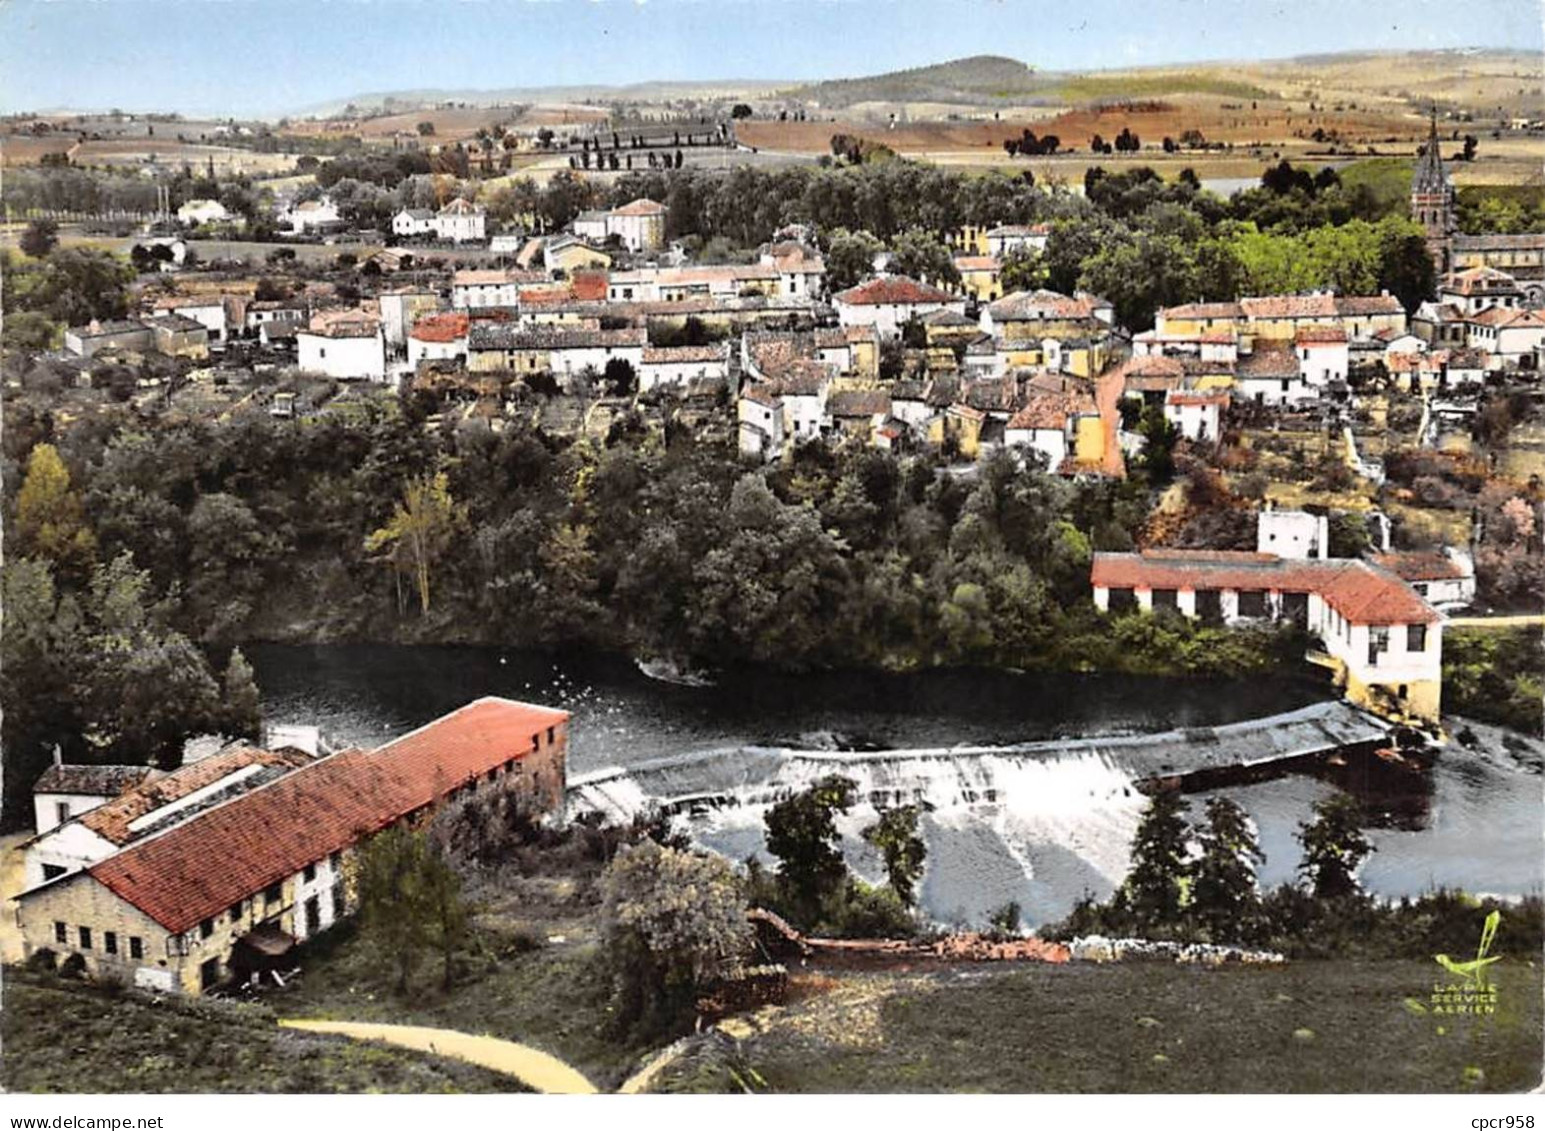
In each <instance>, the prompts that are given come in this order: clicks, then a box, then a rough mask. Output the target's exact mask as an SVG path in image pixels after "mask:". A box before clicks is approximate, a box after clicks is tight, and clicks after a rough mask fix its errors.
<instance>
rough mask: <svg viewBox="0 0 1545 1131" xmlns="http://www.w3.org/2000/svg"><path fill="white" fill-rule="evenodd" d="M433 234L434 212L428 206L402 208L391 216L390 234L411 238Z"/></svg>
mask: <svg viewBox="0 0 1545 1131" xmlns="http://www.w3.org/2000/svg"><path fill="white" fill-rule="evenodd" d="M434 234H435V214H434V212H433V211H432V210H431V209H428V208H404V209H403V210H402V211H401V212H399V213H397V215H395V216H393V217H392V235H394V236H402V237H403V238H404V239H411V238H413V237H414V236H432V235H434Z"/></svg>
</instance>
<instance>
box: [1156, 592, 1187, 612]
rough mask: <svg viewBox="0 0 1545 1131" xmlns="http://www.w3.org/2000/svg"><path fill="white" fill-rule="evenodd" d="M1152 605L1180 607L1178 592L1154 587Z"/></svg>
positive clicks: (1157, 606)
mask: <svg viewBox="0 0 1545 1131" xmlns="http://www.w3.org/2000/svg"><path fill="white" fill-rule="evenodd" d="M1153 607H1154V608H1156V609H1178V608H1180V593H1179V591H1178V590H1175V589H1155V590H1154V591H1153Z"/></svg>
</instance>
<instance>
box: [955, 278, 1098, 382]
mask: <svg viewBox="0 0 1545 1131" xmlns="http://www.w3.org/2000/svg"><path fill="white" fill-rule="evenodd" d="M1114 321H1115V315H1114V312H1113V310H1112V308H1111V305H1110V303H1108V302H1106V301H1105V300H1104V299H1102V298H1097V297H1095V296H1094V295H1090V294H1083V293H1080V294H1077V295H1074V296H1073V297H1071V298H1069V297H1068V296H1067V295H1063V294H1058V293H1057V292H1056V291H1048V290H1036V291H1015V292H1014V293H1013V294H1009V295H1005V296H1004V297H1003V298H1000V299H999V300H998V301H997V302H994V303H990V304H988V305H987V306H986V307H984V308H983V310H982V313H981V328H982V332H983V333H985V334H989V335H991V336H992V338H993V341H994V342H996V343H997V350H998V353H1000V354H1002V355H1003V364H1004V367H1005V368H1008V369H1020V368H1027V367H1028V368H1039V367H1043V366H1044V367H1046V368H1054V369H1067V370H1068V371H1069V372H1073V373H1077V374H1078V375H1079V376H1083V377H1092V376H1094V375H1095V374H1096V373H1098V372H1100V371H1101V370H1102V369H1104V367H1105V362H1106V360H1107V359H1108V356H1109V352H1108V346H1107V344H1106V343H1107V342H1108V340H1109V336H1110V332H1111V327H1112V324H1113V323H1114ZM1048 354H1050V355H1051V356H1052V357H1055V359H1056V360H1055V362H1053V361H1051V360H1049V359H1048Z"/></svg>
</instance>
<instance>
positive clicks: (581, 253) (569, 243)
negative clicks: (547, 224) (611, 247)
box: [542, 235, 612, 275]
mask: <svg viewBox="0 0 1545 1131" xmlns="http://www.w3.org/2000/svg"><path fill="white" fill-rule="evenodd" d="M611 265H612V255H611V252H609V251H607V250H606V249H605V248H600V247H591V246H590V245H589V244H588V243H586V242H585V241H584V240H581V239H577V238H575V237H574V236H567V235H564V236H552V237H550V238H548V239H546V240H544V241H543V243H542V266H543V268H544V269H545V270H546V271H547V272H548V273H549V274H556V273H558V272H562V273H563V274H565V275H570V274H573V273H574V272H576V271H592V272H593V271H596V270H599V271H601V272H602V273H603V274H604V273H605V272H606V271H607V270H609V269H610V268H611Z"/></svg>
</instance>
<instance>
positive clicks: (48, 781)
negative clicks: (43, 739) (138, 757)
mask: <svg viewBox="0 0 1545 1131" xmlns="http://www.w3.org/2000/svg"><path fill="white" fill-rule="evenodd" d="M158 776H160V775H159V773H158V771H156V770H155V769H153V768H151V767H150V766H81V765H74V764H71V763H66V762H61V761H59V754H58V751H57V750H55V752H54V764H53V765H52V766H50V767H49V768H48V769H46V770H44V771H43V774H42V776H41V777H39V778H38V780H37V782H36V783H35V784H34V785H33V787H32V805H33V812H34V815H35V818H36V820H35V827H36V829H37V831H38V832H39V833H40V834H42V833H46V832H48V831H49V830H50V829H53V828H56V827H57V826H59V825H62V824H64V823H65V822H67V821H69V820H71V819H73V818H75V817H79V816H80V815H81V814H82V813H86V812H89V811H91V810H92V809H95V808H96V807H97V806H98V805H102V804H105V803H106V802H108V801H111V800H112V799H113V798H115V797H117V796H118V795H119V794H120V793H122V792H123V791H124V790H126V789H132V788H134V787H135V786H137V785H139V784H140V783H141V782H144V781H146V780H148V779H152V778H155V777H158Z"/></svg>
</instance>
